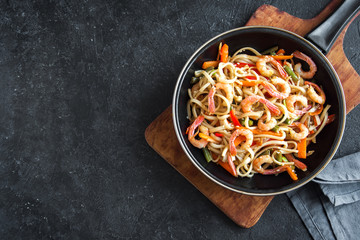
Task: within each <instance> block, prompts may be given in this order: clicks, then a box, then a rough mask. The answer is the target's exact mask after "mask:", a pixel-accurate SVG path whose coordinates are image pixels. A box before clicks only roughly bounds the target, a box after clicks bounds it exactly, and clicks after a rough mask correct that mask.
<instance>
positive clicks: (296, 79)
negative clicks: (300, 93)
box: [284, 64, 299, 82]
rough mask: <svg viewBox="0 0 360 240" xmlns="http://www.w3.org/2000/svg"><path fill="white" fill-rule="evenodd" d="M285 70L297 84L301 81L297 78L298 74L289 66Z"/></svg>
mask: <svg viewBox="0 0 360 240" xmlns="http://www.w3.org/2000/svg"><path fill="white" fill-rule="evenodd" d="M284 69H285V71H286V72H287V73H288V74H289V75H290V77H291V78H292V79H293V80H294V81H295V82H297V81H299V79H298V77H297V76H296V74H295V73H294V71H293V70H292V69H291V68H290V67H289V66H288V65H286V64H285V65H284Z"/></svg>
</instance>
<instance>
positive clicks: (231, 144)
mask: <svg viewBox="0 0 360 240" xmlns="http://www.w3.org/2000/svg"><path fill="white" fill-rule="evenodd" d="M240 133H241V131H240V129H236V130H235V131H234V132H233V133H232V134H231V136H230V140H229V148H230V154H231V155H232V156H235V155H236V146H235V139H236V138H237V137H238V136H239V135H240Z"/></svg>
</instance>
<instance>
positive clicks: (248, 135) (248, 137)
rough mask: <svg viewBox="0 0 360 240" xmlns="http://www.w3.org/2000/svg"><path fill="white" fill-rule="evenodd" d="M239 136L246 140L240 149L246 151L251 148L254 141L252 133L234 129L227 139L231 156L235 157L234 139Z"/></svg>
mask: <svg viewBox="0 0 360 240" xmlns="http://www.w3.org/2000/svg"><path fill="white" fill-rule="evenodd" d="M239 136H244V137H245V138H246V141H245V143H243V144H241V147H240V148H241V149H247V148H249V147H250V146H251V144H252V143H253V140H254V135H253V133H252V132H251V131H250V130H249V129H246V128H241V129H236V130H235V131H234V132H233V133H232V134H231V136H230V139H229V149H230V153H231V155H232V156H235V155H236V146H235V139H236V138H237V137H239Z"/></svg>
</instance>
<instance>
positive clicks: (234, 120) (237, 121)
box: [230, 109, 241, 126]
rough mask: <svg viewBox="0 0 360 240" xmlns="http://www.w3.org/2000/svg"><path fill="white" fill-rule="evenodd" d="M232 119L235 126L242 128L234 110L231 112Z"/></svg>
mask: <svg viewBox="0 0 360 240" xmlns="http://www.w3.org/2000/svg"><path fill="white" fill-rule="evenodd" d="M230 117H231V121H232V122H233V124H234V126H241V124H240V122H239V120H238V119H237V117H236V116H235V113H234V110H233V109H231V110H230Z"/></svg>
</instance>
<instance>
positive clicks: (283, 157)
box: [281, 156, 289, 162]
mask: <svg viewBox="0 0 360 240" xmlns="http://www.w3.org/2000/svg"><path fill="white" fill-rule="evenodd" d="M281 160H282V162H289V161H288V160H287V158H286V157H285V156H282V157H281Z"/></svg>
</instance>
